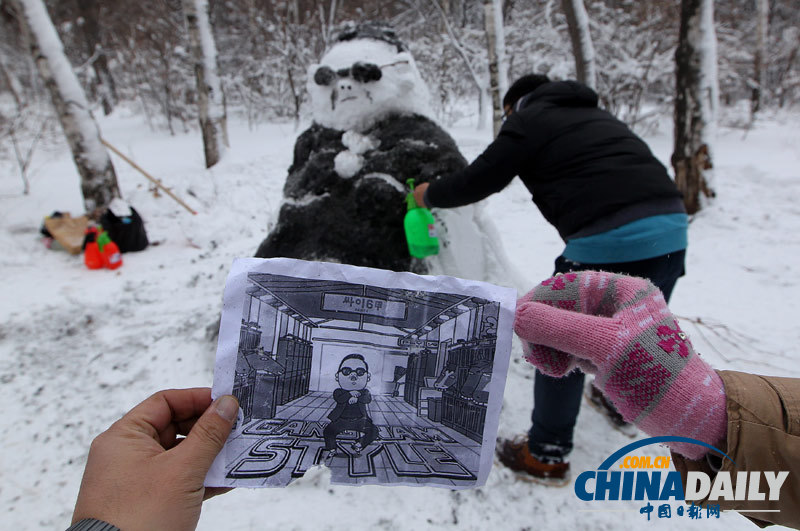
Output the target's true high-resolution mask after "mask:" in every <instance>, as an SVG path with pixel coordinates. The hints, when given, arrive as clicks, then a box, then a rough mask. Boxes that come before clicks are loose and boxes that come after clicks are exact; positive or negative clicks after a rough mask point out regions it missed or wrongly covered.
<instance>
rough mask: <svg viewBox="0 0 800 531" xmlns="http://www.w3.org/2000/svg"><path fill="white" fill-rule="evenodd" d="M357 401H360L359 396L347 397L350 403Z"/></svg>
mask: <svg viewBox="0 0 800 531" xmlns="http://www.w3.org/2000/svg"><path fill="white" fill-rule="evenodd" d="M357 402H358V397H356V396H351V397H350V398H348V399H347V403H348V404H355V403H357Z"/></svg>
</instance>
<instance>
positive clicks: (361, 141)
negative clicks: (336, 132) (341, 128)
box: [342, 131, 381, 155]
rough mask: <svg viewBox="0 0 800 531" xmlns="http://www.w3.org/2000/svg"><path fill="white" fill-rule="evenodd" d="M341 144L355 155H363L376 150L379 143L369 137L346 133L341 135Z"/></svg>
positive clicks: (350, 132)
mask: <svg viewBox="0 0 800 531" xmlns="http://www.w3.org/2000/svg"><path fill="white" fill-rule="evenodd" d="M342 144H344V146H345V147H346V148H347V149H349V150H350V151H352V152H353V153H355V154H356V155H363V154H364V153H366V152H367V151H370V150H372V149H375V148H377V147H378V146H379V145H380V144H381V142H380V140H378V139H377V138H372V137H371V136H365V135H362V134H360V133H356V132H355V131H347V132H346V133H345V134H343V135H342Z"/></svg>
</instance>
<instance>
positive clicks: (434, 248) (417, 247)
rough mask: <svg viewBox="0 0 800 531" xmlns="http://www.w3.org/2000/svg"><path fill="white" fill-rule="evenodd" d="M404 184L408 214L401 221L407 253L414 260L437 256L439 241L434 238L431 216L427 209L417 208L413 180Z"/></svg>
mask: <svg viewBox="0 0 800 531" xmlns="http://www.w3.org/2000/svg"><path fill="white" fill-rule="evenodd" d="M406 184H407V185H408V188H409V190H410V191H409V193H408V195H406V206H407V207H408V212H406V217H405V219H404V220H403V227H404V228H405V230H406V241H407V242H408V252H409V253H411V256H413V257H415V258H425V257H426V256H430V255H432V254H439V239H438V238H437V237H436V225H435V221H434V219H433V214H431V211H430V210H428V209H427V208H423V207H420V206H417V201H416V200H415V199H414V179H408V180H407V181H406Z"/></svg>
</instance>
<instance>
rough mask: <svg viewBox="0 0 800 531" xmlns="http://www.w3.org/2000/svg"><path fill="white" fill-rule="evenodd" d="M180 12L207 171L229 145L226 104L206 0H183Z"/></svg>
mask: <svg viewBox="0 0 800 531" xmlns="http://www.w3.org/2000/svg"><path fill="white" fill-rule="evenodd" d="M183 13H184V16H185V17H186V28H187V32H188V34H189V48H190V49H191V54H192V58H193V60H194V72H195V77H196V81H197V105H198V116H199V118H200V129H201V131H202V132H203V148H204V150H205V157H206V168H210V167H211V166H213V165H214V164H216V163H217V162H219V159H220V158H221V157H222V154H223V151H224V148H225V147H227V146H228V131H227V124H226V121H227V119H226V114H225V101H224V98H223V94H222V84H221V83H220V80H219V76H218V75H217V48H216V45H215V44H214V35H213V33H212V32H211V23H210V22H209V18H208V2H207V0H183Z"/></svg>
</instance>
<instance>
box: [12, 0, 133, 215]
mask: <svg viewBox="0 0 800 531" xmlns="http://www.w3.org/2000/svg"><path fill="white" fill-rule="evenodd" d="M12 2H13V3H12V5H13V6H14V7H15V10H16V11H17V12H18V13H19V21H20V25H21V27H22V31H23V32H24V33H25V34H26V36H27V37H28V41H29V45H30V49H31V54H32V55H33V59H34V62H35V63H36V67H37V69H38V70H39V74H40V75H41V77H42V80H43V81H44V84H45V86H46V87H47V90H48V92H49V93H50V97H51V99H52V101H53V105H54V107H55V109H56V113H57V114H58V118H59V121H60V122H61V127H62V129H63V130H64V135H65V136H66V137H67V142H68V143H69V147H70V149H71V151H72V158H73V160H74V161H75V165H76V166H77V168H78V173H80V176H81V192H82V193H83V205H84V208H85V209H86V212H88V213H90V214H94V213H95V212H96V211H97V210H98V209H104V208H105V207H107V206H108V204H109V203H111V200H112V199H113V198H115V197H120V193H119V185H118V184H117V175H116V173H115V172H114V166H113V164H112V163H111V158H110V157H109V156H108V152H107V151H106V149H105V147H103V144H102V143H101V141H100V130H99V129H98V127H97V123H96V122H95V121H94V117H93V116H92V114H91V111H90V110H89V102H88V100H87V99H86V94H85V93H84V91H83V88H82V87H81V85H80V83H79V82H78V78H77V77H76V76H75V72H74V71H73V70H72V65H70V63H69V60H68V59H67V57H66V55H64V47H63V45H62V43H61V40H60V39H59V37H58V33H56V28H55V27H54V26H53V23H52V21H51V20H50V16H49V15H48V13H47V9H46V8H45V5H44V2H43V1H42V0H12Z"/></svg>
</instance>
